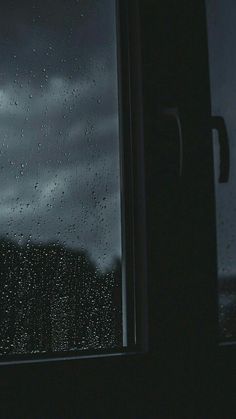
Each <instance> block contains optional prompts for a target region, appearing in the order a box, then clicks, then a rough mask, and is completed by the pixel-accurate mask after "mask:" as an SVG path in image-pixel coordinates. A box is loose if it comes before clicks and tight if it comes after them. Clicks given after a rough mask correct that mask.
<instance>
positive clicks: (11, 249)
mask: <svg viewBox="0 0 236 419" xmlns="http://www.w3.org/2000/svg"><path fill="white" fill-rule="evenodd" d="M121 294H122V290H121V263H120V261H119V260H116V261H115V262H114V264H113V268H112V269H111V270H109V271H107V272H101V271H100V270H99V269H97V268H96V266H95V265H94V263H93V262H92V261H91V259H90V258H89V256H88V254H87V252H85V251H82V250H80V251H75V250H71V249H67V248H65V247H64V246H62V245H55V244H53V243H51V244H47V245H38V244H33V243H26V244H25V245H23V246H20V245H17V244H16V243H14V242H12V241H9V240H8V241H7V240H5V239H1V240H0V354H1V355H14V354H34V353H42V354H43V353H54V352H63V351H66V352H67V351H78V350H85V349H103V348H107V349H109V348H116V347H121V346H122V313H121V311H122V301H121Z"/></svg>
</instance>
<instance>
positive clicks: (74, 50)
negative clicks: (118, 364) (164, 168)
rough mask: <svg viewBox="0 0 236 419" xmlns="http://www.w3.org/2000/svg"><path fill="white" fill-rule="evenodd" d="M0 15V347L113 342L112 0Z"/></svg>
mask: <svg viewBox="0 0 236 419" xmlns="http://www.w3.org/2000/svg"><path fill="white" fill-rule="evenodd" d="M0 21H1V24H0V55H1V62H0V175H1V186H0V191H1V194H0V249H1V252H0V258H1V263H0V275H1V281H0V312H1V313H0V354H1V355H15V354H32V353H39V354H40V353H53V352H63V351H76V350H80V349H100V348H115V347H120V346H122V321H121V311H122V304H121V269H120V258H121V237H120V236H121V214H120V184H119V141H118V135H119V133H118V98H117V68H116V65H117V63H116V39H115V1H108V0H103V1H100V2H94V1H92V0H86V1H85V0H81V1H79V2H77V1H73V2H65V1H62V0H58V1H56V2H51V3H48V2H46V1H42V2H39V3H32V2H30V1H29V0H25V1H24V2H23V3H22V2H21V3H20V4H15V3H12V2H9V3H6V4H5V8H3V10H2V11H1V15H0Z"/></svg>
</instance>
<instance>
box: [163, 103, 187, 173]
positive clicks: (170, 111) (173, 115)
mask: <svg viewBox="0 0 236 419" xmlns="http://www.w3.org/2000/svg"><path fill="white" fill-rule="evenodd" d="M163 116H164V117H165V118H170V119H173V120H174V121H175V123H176V127H177V130H178V149H179V161H178V175H179V177H181V176H182V172H183V132H182V125H181V120H180V116H179V111H178V108H164V109H163Z"/></svg>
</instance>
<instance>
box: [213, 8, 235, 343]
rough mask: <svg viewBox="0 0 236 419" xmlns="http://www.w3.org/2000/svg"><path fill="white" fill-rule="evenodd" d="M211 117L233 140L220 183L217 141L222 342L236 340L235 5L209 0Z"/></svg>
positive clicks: (219, 286)
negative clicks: (222, 123) (225, 173)
mask: <svg viewBox="0 0 236 419" xmlns="http://www.w3.org/2000/svg"><path fill="white" fill-rule="evenodd" d="M206 5H207V22H208V42H209V64H210V81H211V96H212V115H220V116H222V117H223V118H224V120H225V123H226V126H227V131H228V136H229V141H230V160H231V166H230V167H231V168H230V180H229V182H228V183H225V184H219V183H218V181H217V179H218V167H219V150H218V147H217V142H216V141H215V142H214V145H215V147H214V156H215V172H216V173H215V175H216V177H215V178H216V183H215V193H216V210H217V248H218V289H219V326H220V327H219V329H220V339H221V340H223V341H225V340H236V49H235V39H236V26H235V21H236V3H235V1H233V0H228V1H227V2H226V3H225V2H223V1H221V0H207V1H206Z"/></svg>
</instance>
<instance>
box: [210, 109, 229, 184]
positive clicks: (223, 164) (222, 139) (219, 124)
mask: <svg viewBox="0 0 236 419" xmlns="http://www.w3.org/2000/svg"><path fill="white" fill-rule="evenodd" d="M211 129H215V130H217V132H218V141H219V146H220V175H219V183H227V182H228V181H229V172H230V149H229V137H228V133H227V128H226V124H225V121H224V118H222V116H212V117H211Z"/></svg>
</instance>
